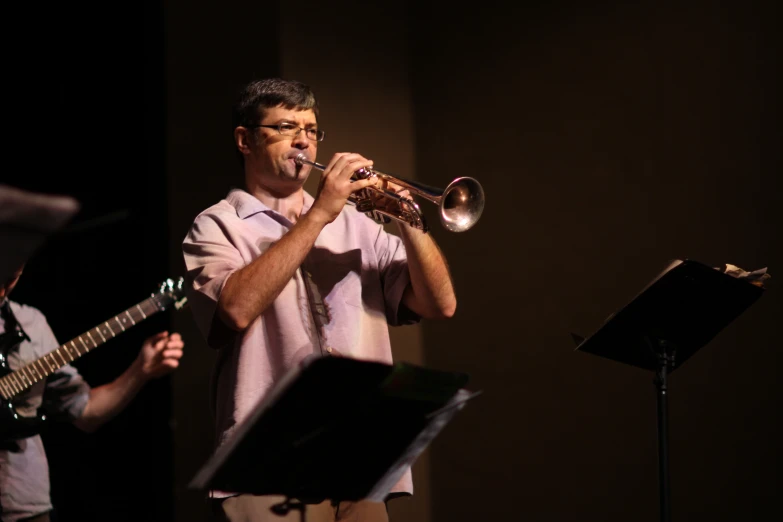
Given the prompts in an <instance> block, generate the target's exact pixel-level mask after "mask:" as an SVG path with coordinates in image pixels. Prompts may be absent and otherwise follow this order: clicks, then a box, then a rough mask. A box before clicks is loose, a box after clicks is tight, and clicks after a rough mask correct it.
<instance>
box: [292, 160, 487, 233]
mask: <svg viewBox="0 0 783 522" xmlns="http://www.w3.org/2000/svg"><path fill="white" fill-rule="evenodd" d="M294 162H295V163H296V164H297V165H311V166H313V167H315V168H316V169H318V170H320V171H324V170H325V169H326V166H325V165H321V164H320V163H316V162H314V161H310V160H308V159H307V157H306V156H305V155H304V154H299V155H297V156H296V157H295V158H294ZM373 177H375V178H379V179H381V180H384V181H387V182H389V183H394V184H395V185H400V186H401V187H404V188H406V189H408V191H409V192H410V193H411V194H414V195H417V196H420V197H422V198H424V199H426V200H427V201H429V202H431V203H434V204H436V205H438V208H439V210H440V222H441V224H442V225H443V227H444V228H445V229H446V230H449V231H451V232H464V231H465V230H468V229H469V228H471V227H472V226H473V225H475V224H476V222H477V221H478V220H479V218H480V217H481V213H482V212H483V211H484V189H483V188H482V187H481V183H479V182H478V181H477V180H476V179H474V178H471V177H467V176H463V177H459V178H456V179H454V180H453V181H452V182H451V183H449V184H448V186H447V187H446V188H445V189H439V188H436V187H431V186H429V185H424V184H423V183H418V182H416V181H410V180H406V179H403V178H399V177H397V176H392V175H391V174H386V173H384V172H381V171H379V170H377V169H375V168H372V167H371V168H365V169H359V170H357V171H356V172H354V173H353V175H352V176H351V179H352V180H359V179H368V178H373ZM379 196H380V197H379ZM348 199H349V200H350V201H351V202H352V203H354V204H355V205H356V210H358V211H359V212H363V213H365V214H367V215H368V216H369V217H371V218H372V219H374V220H375V221H376V222H378V223H381V224H385V223H389V222H390V219H395V220H397V221H401V222H403V223H405V224H407V225H409V226H411V227H413V228H417V229H419V230H421V231H423V232H428V231H429V226H428V225H427V221H426V219H425V218H424V214H422V212H421V209H420V208H419V205H418V204H417V203H416V202H415V201H413V199H411V198H407V197H404V196H400V195H399V194H397V193H396V192H394V191H391V190H386V189H382V188H379V187H374V186H370V187H367V188H365V189H362V190H359V191H356V192H354V193H353V194H351V195H350V196H348Z"/></svg>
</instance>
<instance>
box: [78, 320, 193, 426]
mask: <svg viewBox="0 0 783 522" xmlns="http://www.w3.org/2000/svg"><path fill="white" fill-rule="evenodd" d="M183 347H184V343H183V342H182V338H181V337H180V335H179V334H177V333H174V334H171V335H169V333H168V332H160V333H158V334H155V335H153V336H152V337H150V338H148V339H147V340H145V341H144V344H142V347H141V351H139V355H138V357H137V358H136V360H135V361H134V362H133V364H131V365H130V366H129V367H128V369H127V370H125V372H123V373H122V374H121V375H120V376H119V377H117V378H116V379H115V380H114V381H112V382H110V383H108V384H104V385H103V386H98V387H96V388H93V389H92V390H90V397H89V399H88V401H87V405H86V406H85V408H84V410H83V411H82V414H81V416H80V417H79V418H77V419H75V420H74V421H73V423H74V425H75V426H76V427H77V428H79V429H81V430H84V431H87V432H92V431H95V430H96V429H97V428H99V427H100V426H101V425H102V424H103V423H105V422H106V421H108V420H109V419H111V418H112V417H114V416H115V415H117V414H118V413H119V412H121V411H122V410H123V409H124V408H125V407H126V406H127V405H128V404H129V403H130V402H131V400H133V398H134V397H135V396H136V394H137V393H138V392H139V390H141V388H142V387H143V386H144V385H145V384H146V383H147V381H149V380H150V379H154V378H157V377H162V376H164V375H166V374H169V373H171V372H172V371H174V369H176V368H177V366H179V360H180V358H181V357H182V349H183Z"/></svg>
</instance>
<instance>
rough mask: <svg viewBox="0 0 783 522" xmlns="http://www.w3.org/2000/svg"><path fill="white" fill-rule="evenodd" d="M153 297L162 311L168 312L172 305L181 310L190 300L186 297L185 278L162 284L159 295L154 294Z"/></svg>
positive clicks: (170, 280) (167, 280) (166, 281)
mask: <svg viewBox="0 0 783 522" xmlns="http://www.w3.org/2000/svg"><path fill="white" fill-rule="evenodd" d="M152 297H153V298H154V299H155V301H156V302H157V303H158V306H159V307H160V309H161V310H166V309H167V308H169V307H170V306H171V305H174V308H176V309H177V310H179V309H180V308H182V307H183V306H185V305H186V304H187V302H188V298H187V297H186V296H185V278H183V277H180V278H179V279H177V280H176V281H174V280H172V279H170V278H169V279H166V280H165V281H163V282H162V283H161V284H160V288H159V289H158V293H157V294H152Z"/></svg>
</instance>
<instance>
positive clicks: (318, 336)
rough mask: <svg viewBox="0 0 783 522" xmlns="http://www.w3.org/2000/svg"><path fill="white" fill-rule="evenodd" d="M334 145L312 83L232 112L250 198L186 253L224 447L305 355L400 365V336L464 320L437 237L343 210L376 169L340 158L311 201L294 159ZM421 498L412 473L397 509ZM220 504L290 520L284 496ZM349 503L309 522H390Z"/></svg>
mask: <svg viewBox="0 0 783 522" xmlns="http://www.w3.org/2000/svg"><path fill="white" fill-rule="evenodd" d="M323 139H324V132H323V131H322V130H321V129H320V128H319V126H318V105H317V102H316V99H315V96H314V94H313V92H312V91H311V89H310V88H309V87H308V86H307V85H304V84H302V83H299V82H295V81H286V80H281V79H266V80H261V81H254V82H252V83H250V84H248V85H247V86H246V87H245V88H244V90H243V91H242V93H241V95H240V97H239V100H238V102H237V104H236V105H235V107H234V141H235V144H236V147H237V150H238V151H239V153H240V154H241V156H242V162H243V165H244V178H245V186H244V190H240V189H233V190H231V191H230V192H229V193H228V194H227V196H226V197H225V199H223V200H221V201H220V202H218V203H217V204H215V205H213V206H211V207H210V208H208V209H206V210H205V211H204V212H202V213H201V214H199V215H198V216H197V217H196V219H195V221H194V222H193V224H192V226H191V228H190V230H189V232H188V234H187V236H186V237H185V239H184V241H183V245H182V249H183V255H184V259H185V263H186V267H187V276H186V278H187V280H188V283H189V288H190V299H189V302H190V303H191V308H192V310H193V313H194V317H195V319H196V322H197V323H198V326H199V328H200V330H201V332H202V334H203V335H204V336H205V338H206V340H207V343H208V344H209V345H210V346H211V347H213V348H215V349H217V350H218V352H219V353H218V359H217V363H216V367H215V370H214V371H215V374H214V379H213V383H214V389H213V390H212V392H213V393H214V399H215V401H214V404H215V409H216V411H215V418H216V422H217V436H218V441H217V443H218V445H220V444H223V443H224V442H225V441H226V439H227V438H228V437H229V436H230V435H231V434H232V433H233V431H234V430H235V428H236V427H237V425H239V423H241V422H242V421H243V420H244V419H245V418H246V417H247V415H248V414H249V413H250V412H251V410H252V408H253V407H254V406H255V405H256V404H257V402H258V401H259V400H260V399H261V398H262V397H263V396H264V394H265V393H266V392H267V391H268V390H269V389H270V388H271V387H272V386H273V385H274V384H275V383H276V382H277V380H278V379H279V378H280V377H281V376H282V375H284V374H285V373H286V372H287V371H288V370H289V369H291V368H293V367H295V366H296V365H297V364H298V363H299V362H301V361H302V360H304V359H305V358H306V357H308V356H311V355H313V354H315V355H318V356H329V355H338V354H339V355H342V356H345V357H354V358H358V359H364V360H372V361H378V362H384V363H391V362H392V353H391V345H390V340H389V330H388V327H389V325H392V326H394V325H404V324H411V323H414V322H417V321H419V320H420V318H427V319H443V318H449V317H452V316H453V315H454V313H455V310H456V305H457V301H456V296H455V294H454V288H453V284H452V280H451V276H450V274H449V270H448V266H447V264H446V260H445V258H444V256H443V253H442V252H441V251H440V249H439V248H438V246H437V245H436V243H435V241H434V240H433V239H432V237H431V236H430V235H429V234H426V233H424V232H422V231H421V230H419V229H416V228H413V227H409V226H407V225H405V224H401V223H398V231H399V235H393V234H389V233H387V232H386V231H385V230H384V228H383V226H382V225H380V224H378V223H377V222H375V221H374V220H372V219H369V218H368V217H367V216H365V215H364V214H362V213H361V212H357V211H355V210H353V209H350V208H349V209H346V210H345V211H344V209H345V207H346V202H347V201H348V199H349V196H350V195H351V194H353V193H356V192H357V191H360V190H363V189H365V188H367V187H370V186H374V185H375V184H376V183H378V182H379V181H378V180H377V179H375V178H369V179H359V180H352V176H353V174H354V173H355V172H357V171H359V170H360V169H367V168H369V167H371V166H372V164H373V162H372V161H371V160H368V159H367V158H365V157H363V156H361V155H360V154H355V153H350V152H342V153H337V154H335V155H334V156H332V158H331V159H330V160H329V162H328V163H327V164H326V166H325V168H324V169H323V174H322V175H321V181H320V184H319V187H318V192H317V194H316V197H315V198H313V197H312V196H311V195H310V194H308V193H307V192H305V190H304V188H303V185H304V183H305V181H306V180H307V177H308V176H309V174H310V172H311V168H312V166H311V165H309V164H307V163H302V162H301V161H297V160H296V158H297V156H299V155H301V154H303V155H305V157H306V158H307V159H308V160H309V161H310V162H315V160H316V153H317V150H318V144H319V143H320V142H321V141H322V140H323ZM300 160H301V158H300ZM388 188H391V189H395V186H394V185H393V184H391V185H389V187H388ZM397 188H399V187H397ZM324 391H325V392H326V391H327V390H324ZM412 492H413V484H412V480H411V474H410V470H408V471H407V472H406V474H405V475H404V476H403V478H402V479H401V480H400V481H399V482H398V483H397V485H396V486H394V488H392V492H391V495H390V498H391V497H394V496H399V495H406V494H411V493H412ZM212 496H213V497H214V500H213V502H214V503H215V506H216V508H217V512H218V516H219V518H221V519H222V520H228V521H231V522H234V521H238V520H253V521H267V520H280V517H279V516H278V515H275V514H273V513H272V512H271V511H270V509H269V508H270V507H271V506H272V505H274V504H276V503H278V502H280V501H281V500H283V499H282V498H280V497H272V496H251V495H236V494H235V492H217V491H216V492H212ZM340 500H341V499H327V500H326V501H324V502H321V503H314V504H311V505H308V507H307V520H361V521H372V522H374V521H387V520H388V515H387V512H386V506H385V505H384V504H382V503H372V502H366V501H360V502H341V501H340ZM289 516H290V517H293V518H292V519H295V518H296V517H297V516H298V515H297V514H296V513H291V514H289Z"/></svg>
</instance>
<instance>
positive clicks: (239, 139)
mask: <svg viewBox="0 0 783 522" xmlns="http://www.w3.org/2000/svg"><path fill="white" fill-rule="evenodd" d="M251 140H252V136H250V131H249V130H248V129H247V128H246V127H242V126H239V127H237V128H235V129H234V143H236V145H237V149H238V150H239V152H241V153H242V154H250V144H251Z"/></svg>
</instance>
